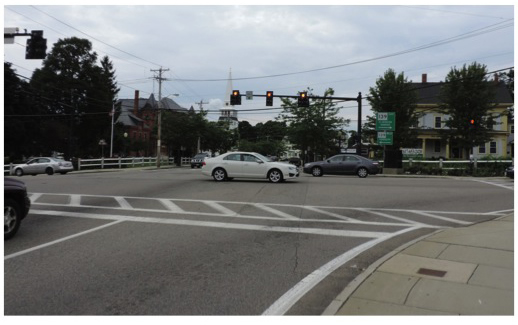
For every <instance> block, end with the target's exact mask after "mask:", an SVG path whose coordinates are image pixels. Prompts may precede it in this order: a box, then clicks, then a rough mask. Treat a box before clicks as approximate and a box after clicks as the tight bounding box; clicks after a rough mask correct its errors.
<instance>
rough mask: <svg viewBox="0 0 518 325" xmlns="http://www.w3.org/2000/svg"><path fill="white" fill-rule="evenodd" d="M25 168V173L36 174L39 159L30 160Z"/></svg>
mask: <svg viewBox="0 0 518 325" xmlns="http://www.w3.org/2000/svg"><path fill="white" fill-rule="evenodd" d="M26 164H27V165H26V166H25V167H23V172H24V173H25V174H36V173H37V172H38V171H37V170H38V158H34V159H31V160H29V161H28V162H27V163H26Z"/></svg>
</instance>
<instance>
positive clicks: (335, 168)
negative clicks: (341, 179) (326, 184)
mask: <svg viewBox="0 0 518 325" xmlns="http://www.w3.org/2000/svg"><path fill="white" fill-rule="evenodd" d="M343 159H344V156H342V155H338V156H333V157H331V158H329V159H327V160H326V166H325V167H324V170H325V171H324V172H325V173H327V174H340V173H343V171H342V170H343Z"/></svg>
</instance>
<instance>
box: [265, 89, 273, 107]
mask: <svg viewBox="0 0 518 325" xmlns="http://www.w3.org/2000/svg"><path fill="white" fill-rule="evenodd" d="M266 106H273V91H267V92H266Z"/></svg>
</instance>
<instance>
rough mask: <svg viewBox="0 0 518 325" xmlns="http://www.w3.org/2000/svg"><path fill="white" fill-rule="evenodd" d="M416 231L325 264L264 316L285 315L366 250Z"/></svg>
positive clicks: (361, 247) (373, 242) (379, 240)
mask: <svg viewBox="0 0 518 325" xmlns="http://www.w3.org/2000/svg"><path fill="white" fill-rule="evenodd" d="M415 229H419V227H412V228H407V229H403V230H400V231H398V232H395V233H392V234H387V235H386V236H382V237H378V238H376V239H374V240H371V241H368V242H366V243H364V244H362V245H359V246H357V247H355V248H353V249H351V250H349V251H347V252H345V253H343V254H342V255H340V256H338V257H337V258H335V259H333V260H331V261H330V262H328V263H326V264H324V265H323V266H321V267H320V268H318V269H316V270H315V271H313V272H311V273H310V274H309V275H308V276H306V277H305V278H304V279H302V280H301V281H300V282H299V283H297V284H296V285H295V286H294V287H292V288H291V289H290V290H288V291H287V292H286V293H285V294H284V295H282V296H281V297H280V298H279V299H277V301H275V302H274V303H273V304H272V305H271V306H270V307H269V308H268V309H266V310H265V311H264V312H263V315H278V316H281V315H284V314H285V313H286V312H287V311H288V310H289V309H290V308H291V307H293V305H294V304H295V303H296V302H297V301H299V300H300V298H302V297H303V296H304V295H305V294H306V293H307V292H308V291H309V290H311V289H312V288H313V287H315V286H316V285H317V284H318V283H319V282H320V281H322V280H323V279H325V278H326V277H327V276H329V274H331V273H332V272H334V271H335V270H336V269H338V268H339V267H340V266H342V265H344V264H345V263H347V262H349V261H350V260H351V259H353V258H355V257H356V256H358V255H359V254H361V253H363V252H365V251H366V250H368V249H370V248H372V247H373V246H375V245H377V244H379V243H382V242H384V241H386V240H389V239H391V238H393V237H396V236H399V235H401V234H403V233H406V232H409V231H413V230H415Z"/></svg>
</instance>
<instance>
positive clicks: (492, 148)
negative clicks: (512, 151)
mask: <svg viewBox="0 0 518 325" xmlns="http://www.w3.org/2000/svg"><path fill="white" fill-rule="evenodd" d="M489 153H496V142H495V141H491V142H489Z"/></svg>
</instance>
